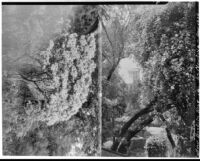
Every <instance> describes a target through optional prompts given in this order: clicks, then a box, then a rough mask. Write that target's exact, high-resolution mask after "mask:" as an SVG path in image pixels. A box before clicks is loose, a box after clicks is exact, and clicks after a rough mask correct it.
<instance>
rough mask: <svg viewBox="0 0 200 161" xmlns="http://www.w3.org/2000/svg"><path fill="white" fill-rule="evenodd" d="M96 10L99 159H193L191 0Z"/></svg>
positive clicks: (194, 18) (194, 30)
mask: <svg viewBox="0 0 200 161" xmlns="http://www.w3.org/2000/svg"><path fill="white" fill-rule="evenodd" d="M101 11H102V12H101V19H100V28H101V49H102V143H101V144H102V148H101V149H102V150H101V155H102V157H176V158H180V157H184V158H185V157H199V148H198V147H199V144H198V142H199V137H198V136H199V131H198V125H199V120H198V119H199V115H198V113H199V105H198V99H199V96H198V89H199V85H198V82H199V75H198V66H199V64H198V58H199V56H198V2H176V3H174V2H173V3H172V2H166V3H155V4H153V3H152V4H150V3H149V4H144V3H141V4H139V3H138V4H137V3H135V4H120V5H117V4H115V5H111V4H110V5H102V6H101Z"/></svg>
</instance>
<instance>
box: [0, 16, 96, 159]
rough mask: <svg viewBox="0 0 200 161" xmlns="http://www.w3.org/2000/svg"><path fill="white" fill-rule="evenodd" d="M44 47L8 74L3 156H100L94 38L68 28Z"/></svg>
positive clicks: (4, 81) (4, 112)
mask: <svg viewBox="0 0 200 161" xmlns="http://www.w3.org/2000/svg"><path fill="white" fill-rule="evenodd" d="M66 21H67V20H66ZM33 22H37V19H34V18H33ZM73 23H74V24H75V23H77V22H76V21H74V22H73ZM73 23H71V25H73ZM61 26H62V25H61ZM57 27H58V26H57ZM44 37H45V36H44ZM45 38H46V39H48V38H49V37H45ZM30 39H31V38H30ZM35 42H37V40H35ZM37 43H40V42H39V41H38V42H37ZM40 45H42V44H40ZM44 46H45V45H44ZM44 46H43V48H36V47H35V48H34V49H35V50H38V51H37V54H35V53H34V54H35V55H33V57H32V56H31V54H32V53H29V55H30V56H31V58H32V59H30V63H27V59H25V61H24V62H25V63H23V64H20V63H19V64H18V68H17V71H9V70H6V68H5V70H4V75H3V78H4V79H3V86H4V87H5V88H4V89H3V114H4V117H3V128H4V130H3V131H4V133H3V153H4V155H50V156H52V155H80V156H83V155H98V148H99V139H98V138H99V128H98V126H99V119H98V113H99V108H98V102H97V100H98V98H97V96H98V95H97V94H98V82H97V76H96V73H95V72H97V66H96V64H97V60H98V57H97V49H96V35H95V34H93V33H91V32H90V34H88V35H79V34H77V33H74V32H73V30H72V29H71V27H70V25H69V23H65V26H64V28H63V30H60V32H59V33H56V35H54V37H53V39H52V40H50V43H49V46H48V48H47V49H44V48H45V47H44ZM8 49H9V48H8ZM4 67H5V66H4ZM94 73H95V74H94ZM97 73H98V72H97Z"/></svg>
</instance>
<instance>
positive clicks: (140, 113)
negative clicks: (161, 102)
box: [120, 97, 157, 137]
mask: <svg viewBox="0 0 200 161" xmlns="http://www.w3.org/2000/svg"><path fill="white" fill-rule="evenodd" d="M156 101H157V97H155V98H154V99H153V100H152V101H151V102H150V103H149V104H148V105H147V106H146V107H145V108H144V109H141V110H140V111H138V112H137V113H136V114H135V115H134V116H133V117H132V118H131V119H130V120H129V121H128V122H126V123H125V124H124V126H123V127H122V128H121V131H120V137H122V136H123V135H124V134H125V133H126V131H127V130H128V128H129V127H130V126H131V125H132V124H133V122H134V121H136V120H137V119H138V118H139V117H141V116H143V115H145V114H148V113H149V112H152V111H153V110H154V109H153V105H154V104H155V103H156Z"/></svg>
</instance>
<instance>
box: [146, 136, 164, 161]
mask: <svg viewBox="0 0 200 161" xmlns="http://www.w3.org/2000/svg"><path fill="white" fill-rule="evenodd" d="M145 149H146V151H147V154H148V156H149V157H166V154H167V141H166V139H165V138H164V137H158V136H151V137H149V138H148V139H147V140H146V144H145Z"/></svg>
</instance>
